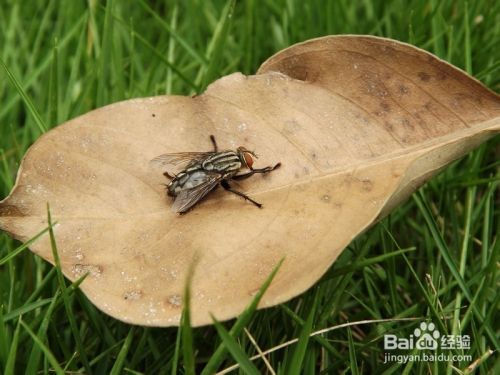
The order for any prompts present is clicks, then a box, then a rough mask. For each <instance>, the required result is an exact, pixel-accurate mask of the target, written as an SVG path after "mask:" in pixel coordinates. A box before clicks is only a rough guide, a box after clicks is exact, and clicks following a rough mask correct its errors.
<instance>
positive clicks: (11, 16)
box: [0, 0, 500, 374]
mask: <svg viewBox="0 0 500 375" xmlns="http://www.w3.org/2000/svg"><path fill="white" fill-rule="evenodd" d="M353 4H356V5H353ZM64 5H66V6H64ZM340 33H342V34H347V33H352V34H359V33H363V34H373V35H379V36H385V37H391V38H395V39H398V40H401V41H406V42H410V43H412V44H415V45H417V46H419V47H421V48H424V49H427V50H428V51H430V52H432V53H435V54H436V55H438V56H440V57H441V58H444V59H446V60H447V61H449V62H451V63H452V64H454V65H456V66H459V67H461V68H462V69H464V70H467V71H468V72H469V73H471V74H473V75H474V76H476V77H478V78H479V79H481V81H482V82H484V83H485V84H486V85H488V86H489V87H490V88H492V89H493V90H496V91H500V2H498V1H494V0H488V1H487V0H477V1H472V0H471V1H469V2H465V1H438V0H429V1H417V0H414V1H402V0H401V1H387V2H386V1H382V0H373V1H369V0H366V1H358V2H351V1H348V0H337V1H333V0H332V1H326V0H325V1H320V0H316V1H300V0H276V1H272V0H261V1H259V0H247V1H234V0H229V1H216V0H208V1H201V0H196V1H195V0H193V1H168V0H166V1H143V0H139V1H136V2H123V1H118V0H114V1H111V0H108V2H107V3H106V2H101V1H93V0H89V1H84V0H81V1H76V0H75V1H71V6H68V5H67V3H62V2H60V1H56V0H47V1H39V2H37V1H28V2H21V1H15V0H10V1H9V0H5V1H3V2H2V3H1V4H0V59H1V61H2V63H1V64H0V65H1V66H0V77H1V78H2V79H0V103H1V105H0V158H1V161H0V196H1V197H4V196H6V195H7V194H8V193H9V191H10V189H11V187H12V186H13V183H14V180H15V173H16V170H17V167H18V164H19V161H20V160H21V158H22V156H23V154H24V153H25V151H26V150H27V148H28V147H29V146H30V145H31V144H32V143H33V142H34V141H35V140H36V139H37V138H38V137H39V136H40V135H41V133H43V132H44V131H45V130H46V129H49V128H51V127H54V126H55V125H57V124H58V123H61V122H64V121H66V120H68V119H71V118H73V117H75V116H78V115H80V114H82V113H85V112H87V111H89V110H91V109H93V108H96V107H98V106H101V105H105V104H107V103H112V102H115V101H118V100H122V99H127V98H134V97H141V96H152V95H161V94H165V93H168V94H180V95H190V94H193V93H198V92H202V91H203V90H204V88H205V87H206V86H207V84H209V83H210V82H212V81H213V80H215V79H217V78H218V77H220V76H223V75H226V74H228V73H231V72H235V71H241V72H243V73H246V74H252V73H253V72H255V71H256V69H257V68H258V66H259V65H260V63H261V62H263V61H264V60H265V59H266V58H267V57H269V56H270V55H272V54H273V53H275V52H277V51H278V50H280V49H282V48H285V47H288V46H289V45H291V44H293V43H296V42H300V41H303V40H306V39H310V38H313V37H318V36H322V35H328V34H340ZM499 149H500V142H499V138H498V137H497V138H495V139H493V140H492V141H490V142H488V143H487V144H485V145H482V146H481V147H480V148H479V149H477V150H476V151H474V152H472V153H471V154H469V155H467V156H466V157H464V158H463V159H461V160H459V161H456V162H455V163H453V164H452V165H451V166H450V167H448V168H447V169H446V170H444V171H443V172H442V173H441V174H440V175H439V176H437V177H436V178H434V179H433V180H432V181H430V182H429V183H427V184H426V185H425V186H424V187H423V188H421V189H420V190H419V192H418V193H417V194H415V195H414V196H413V198H412V199H409V200H408V201H407V202H405V203H404V204H403V205H402V206H400V207H399V208H398V209H396V210H395V211H394V212H393V213H392V214H391V215H390V216H389V217H387V218H386V219H384V220H383V221H382V222H380V223H379V224H377V225H376V226H374V227H372V228H371V229H370V230H369V231H367V232H366V233H365V234H363V235H362V236H360V237H359V238H357V239H356V240H355V241H354V242H353V243H352V244H351V245H350V246H349V247H348V249H346V250H345V251H344V253H343V254H342V255H341V256H340V257H339V259H338V261H337V262H336V263H335V264H334V265H333V266H332V267H331V269H330V270H329V271H328V272H327V273H326V274H325V275H324V277H323V278H322V279H321V280H320V281H319V282H318V283H317V284H316V285H315V286H314V287H312V288H311V289H310V290H309V291H308V292H306V293H304V294H302V295H301V296H299V297H297V298H295V299H293V300H292V301H289V302H287V303H285V304H283V305H280V306H277V307H274V308H270V309H267V310H263V311H255V306H254V305H252V306H249V308H248V310H247V312H246V313H245V314H243V315H242V316H241V317H240V319H238V320H233V321H229V322H224V323H220V324H216V325H215V326H210V327H203V328H196V329H190V328H189V326H188V322H189V311H188V312H186V313H185V314H184V317H187V319H184V320H183V323H184V324H183V328H182V329H181V330H180V331H179V330H177V329H176V328H167V329H159V328H142V327H132V326H129V325H126V324H123V323H121V322H119V321H116V320H114V319H113V318H111V317H109V316H107V315H105V314H103V313H101V312H100V311H99V310H97V309H96V308H95V307H94V306H93V305H92V304H91V303H90V302H89V301H88V300H87V299H86V297H85V296H84V295H83V294H82V293H81V292H80V291H79V290H78V289H77V285H78V284H79V282H81V281H82V280H79V281H78V282H76V283H74V284H70V283H69V282H68V281H67V280H65V279H63V278H62V274H61V273H60V272H59V270H57V271H54V268H53V267H52V266H50V265H49V264H47V263H46V262H44V261H42V260H41V259H39V258H38V257H36V256H34V255H33V254H32V253H30V252H28V251H23V247H22V245H21V244H20V243H18V242H16V241H13V240H12V239H10V238H9V237H8V236H7V234H5V233H1V234H0V373H6V374H10V373H24V372H26V373H29V374H35V373H54V372H56V373H61V372H64V371H66V372H83V373H87V374H110V373H113V374H119V373H124V374H129V373H130V374H142V373H149V374H157V373H165V374H167V373H170V374H176V373H192V372H196V373H199V372H202V371H203V373H204V374H210V373H213V372H214V371H217V370H219V371H220V370H223V369H225V368H228V367H230V366H232V365H234V364H235V363H239V364H240V365H241V369H243V370H235V371H233V373H237V372H238V371H242V373H245V372H246V373H255V371H256V369H257V371H259V372H267V373H272V372H273V371H274V372H275V373H277V374H293V373H295V374H299V373H307V374H309V373H311V374H312V373H317V374H320V373H322V374H329V373H354V374H357V373H382V372H385V373H416V374H427V373H429V372H433V373H443V374H453V373H460V371H464V372H467V371H468V370H467V367H468V366H469V365H471V362H470V361H461V362H460V361H457V362H454V363H448V362H435V363H433V362H414V363H407V364H397V363H389V364H384V363H383V353H384V350H383V348H382V341H383V339H382V338H383V335H384V333H387V332H389V333H395V334H397V335H398V336H400V337H408V336H409V335H410V334H411V333H413V330H414V329H415V328H416V327H417V325H418V324H419V323H420V322H421V321H422V319H425V318H427V319H431V320H433V321H434V323H435V324H436V326H437V327H438V329H439V330H440V331H441V333H443V334H444V333H446V334H458V333H462V334H468V335H470V337H471V348H470V350H466V351H460V350H454V351H452V353H453V354H470V355H471V356H472V358H473V361H475V360H476V359H477V360H478V362H476V363H474V370H473V371H476V373H481V374H483V373H484V374H487V373H499V372H500V359H499V356H498V353H497V352H493V353H491V352H489V350H490V349H492V350H495V349H499V348H498V342H499V341H500V339H499V336H500V323H499V322H500V319H499V313H498V311H499V307H500V293H498V288H499V281H500V277H499V267H498V264H499V263H500V259H499V258H500V241H498V232H499V228H500V195H499V189H498V183H499V181H500V174H499V166H500V163H499V162H498V159H499V156H500V153H499ZM56 240H57V239H56ZM54 252H55V254H56V252H57V248H56V246H54ZM257 297H258V296H257ZM387 318H392V319H394V321H386V320H383V319H387ZM404 318H417V319H416V320H414V319H404ZM380 320H382V321H380ZM361 321H362V322H363V324H361V323H359V324H357V323H356V322H361ZM366 321H373V322H371V323H370V322H366ZM339 325H342V326H340V327H338V329H331V330H327V329H328V328H334V327H336V326H339ZM322 329H325V333H322V334H320V335H315V334H313V333H314V332H316V331H319V330H322ZM250 337H252V339H253V340H255V343H256V344H257V345H258V348H259V349H257V347H256V345H255V344H253V343H252V340H251V339H250ZM283 343H288V344H287V345H283V347H279V348H276V347H277V346H278V345H280V344H283ZM273 348H276V350H274V351H272V352H271V353H270V354H268V356H267V362H264V361H262V360H261V359H256V360H251V361H250V360H249V359H250V358H251V357H253V356H255V355H256V354H258V352H259V351H260V350H261V351H267V350H269V349H273Z"/></svg>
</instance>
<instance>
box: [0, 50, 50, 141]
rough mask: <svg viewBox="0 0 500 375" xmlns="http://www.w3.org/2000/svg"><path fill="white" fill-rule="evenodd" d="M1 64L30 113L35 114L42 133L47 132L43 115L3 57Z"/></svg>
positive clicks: (0, 60)
mask: <svg viewBox="0 0 500 375" xmlns="http://www.w3.org/2000/svg"><path fill="white" fill-rule="evenodd" d="M0 65H1V66H2V68H3V69H4V71H5V73H6V74H7V77H8V78H9V81H10V82H11V83H12V85H13V86H14V87H15V88H16V91H17V93H18V94H19V96H20V97H21V98H22V100H23V102H24V105H25V106H26V108H27V109H28V111H29V113H31V115H32V116H33V119H34V120H35V123H36V125H37V126H38V130H40V132H41V133H45V132H46V131H47V125H45V122H44V121H43V119H42V116H40V113H39V112H38V110H37V109H36V107H35V104H34V103H33V101H32V100H31V98H30V97H29V96H28V95H27V94H26V92H25V91H24V89H23V88H22V86H21V83H20V82H19V81H18V80H17V78H16V77H15V76H14V74H12V72H11V71H10V70H9V68H8V67H7V65H5V63H4V61H3V60H2V59H0Z"/></svg>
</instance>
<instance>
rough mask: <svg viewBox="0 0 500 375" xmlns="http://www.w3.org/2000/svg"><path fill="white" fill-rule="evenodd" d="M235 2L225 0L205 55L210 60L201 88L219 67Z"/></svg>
mask: <svg viewBox="0 0 500 375" xmlns="http://www.w3.org/2000/svg"><path fill="white" fill-rule="evenodd" d="M235 2H236V0H228V1H227V3H226V6H225V7H224V10H223V11H222V14H221V17H220V19H219V22H218V24H217V27H216V28H215V32H214V35H213V37H212V40H211V41H210V44H209V46H208V51H207V55H208V56H209V59H210V61H209V63H208V67H207V70H206V72H205V74H204V76H203V79H202V81H201V90H205V88H206V87H207V86H208V84H209V83H210V82H212V81H213V80H214V78H215V77H217V75H218V69H220V62H221V59H222V54H223V52H224V45H225V43H226V40H227V38H228V35H229V26H230V24H231V18H232V15H233V11H234V5H235Z"/></svg>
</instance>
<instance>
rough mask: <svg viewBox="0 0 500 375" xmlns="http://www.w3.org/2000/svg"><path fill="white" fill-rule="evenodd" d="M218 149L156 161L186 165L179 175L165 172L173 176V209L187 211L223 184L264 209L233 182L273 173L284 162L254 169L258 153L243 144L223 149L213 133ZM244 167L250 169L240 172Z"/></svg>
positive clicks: (169, 190) (169, 188)
mask: <svg viewBox="0 0 500 375" xmlns="http://www.w3.org/2000/svg"><path fill="white" fill-rule="evenodd" d="M210 140H211V141H212V144H213V147H214V150H213V151H209V152H176V153H170V154H163V155H160V156H157V157H156V158H154V159H153V160H152V162H153V163H158V164H160V165H162V166H166V165H172V166H177V167H183V169H182V170H181V171H180V172H178V173H177V174H173V175H172V174H170V173H169V172H165V173H163V175H164V176H165V177H167V178H168V179H170V182H169V183H168V185H167V194H168V195H169V196H171V197H173V198H174V203H173V205H172V211H174V212H178V213H181V214H183V213H185V212H187V211H189V210H190V209H191V208H192V207H193V206H194V205H195V204H196V203H198V202H199V201H200V200H201V199H202V198H203V197H204V196H205V195H207V194H208V193H209V192H211V191H212V190H213V189H215V188H216V187H217V186H218V185H221V186H222V187H223V188H224V189H225V190H227V191H229V192H231V193H234V194H236V195H239V196H240V197H242V198H244V199H245V200H247V201H249V202H251V203H253V204H254V205H255V206H257V207H259V208H261V207H262V204H260V203H258V202H256V201H254V200H253V199H252V198H250V197H249V196H248V195H246V194H244V193H242V192H240V191H237V190H234V189H233V188H232V187H231V185H230V184H229V181H241V180H244V179H246V178H248V177H250V176H253V175H254V174H257V173H262V174H264V173H269V172H272V171H274V170H275V169H277V168H279V167H280V165H281V163H277V164H276V165H275V166H273V167H265V168H259V169H256V168H253V158H257V155H256V154H255V153H254V152H252V151H250V150H247V149H246V148H245V147H243V146H241V147H238V148H237V149H236V151H233V150H226V151H219V150H218V147H217V143H216V141H215V137H214V136H213V135H211V136H210ZM242 169H247V170H248V172H245V173H240V174H239V173H238V172H240V170H242Z"/></svg>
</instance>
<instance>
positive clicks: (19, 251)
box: [0, 223, 56, 266]
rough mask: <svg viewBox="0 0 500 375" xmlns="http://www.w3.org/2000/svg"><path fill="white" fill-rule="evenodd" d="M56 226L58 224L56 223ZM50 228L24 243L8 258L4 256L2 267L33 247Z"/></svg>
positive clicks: (0, 263)
mask: <svg viewBox="0 0 500 375" xmlns="http://www.w3.org/2000/svg"><path fill="white" fill-rule="evenodd" d="M54 224H56V223H54ZM49 229H50V227H47V228H45V229H44V230H42V231H41V232H40V233H38V234H37V235H35V237H33V238H31V239H30V240H28V241H27V242H25V243H23V244H22V245H20V246H19V247H17V248H16V249H15V250H13V251H11V252H10V253H8V254H7V255H6V256H4V257H3V258H2V259H0V266H1V265H3V264H5V263H7V262H8V261H9V260H11V259H14V258H15V257H16V256H17V255H19V254H20V253H21V252H22V251H23V250H25V249H27V248H28V247H30V246H31V244H32V243H33V242H35V241H36V240H38V239H39V238H40V237H41V236H43V235H44V234H45V233H47V232H48V231H49Z"/></svg>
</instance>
